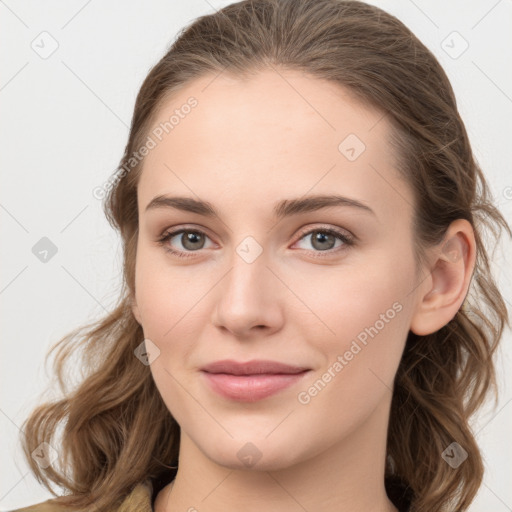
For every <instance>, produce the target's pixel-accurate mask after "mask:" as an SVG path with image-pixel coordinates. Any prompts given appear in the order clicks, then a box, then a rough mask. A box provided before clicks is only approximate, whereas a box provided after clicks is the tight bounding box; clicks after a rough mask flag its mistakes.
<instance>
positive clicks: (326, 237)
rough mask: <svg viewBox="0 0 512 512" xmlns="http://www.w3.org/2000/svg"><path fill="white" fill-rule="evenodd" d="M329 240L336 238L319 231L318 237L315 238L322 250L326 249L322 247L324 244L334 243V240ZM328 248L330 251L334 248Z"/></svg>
mask: <svg viewBox="0 0 512 512" xmlns="http://www.w3.org/2000/svg"><path fill="white" fill-rule="evenodd" d="M329 238H331V239H332V238H334V236H333V235H331V234H330V233H323V232H321V231H317V232H316V236H314V237H313V241H314V242H319V243H320V247H319V248H320V249H325V248H326V247H325V246H322V244H325V242H329V241H331V242H332V240H329ZM317 248H318V247H317ZM327 248H328V249H330V248H332V247H327Z"/></svg>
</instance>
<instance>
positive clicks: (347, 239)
mask: <svg viewBox="0 0 512 512" xmlns="http://www.w3.org/2000/svg"><path fill="white" fill-rule="evenodd" d="M315 232H319V233H327V234H329V235H334V236H335V237H336V238H338V239H339V240H341V241H342V242H343V243H344V246H341V247H338V248H337V249H327V250H325V251H308V252H311V253H313V254H315V257H320V258H324V257H329V256H331V255H332V254H333V253H338V252H340V251H343V250H346V249H347V248H348V247H350V246H352V245H354V243H355V241H354V238H355V237H353V236H352V235H347V234H345V233H342V232H340V231H338V230H336V229H333V228H328V227H325V228H324V227H319V228H314V229H310V230H309V231H304V232H302V233H301V234H300V236H299V238H298V239H297V242H298V241H299V240H301V239H302V238H304V237H305V236H307V235H311V234H313V233H315ZM180 233H195V234H200V235H205V236H208V235H207V234H206V233H204V232H203V231H201V230H198V229H183V228H182V229H178V230H176V231H170V232H165V233H164V234H163V235H162V237H161V238H159V239H158V240H157V242H158V244H159V245H161V246H162V247H163V248H164V249H165V251H167V252H169V253H171V254H173V255H174V256H177V257H178V258H193V257H194V255H193V253H195V252H199V251H200V249H199V250H198V251H188V252H184V251H175V250H174V249H171V248H170V247H169V246H168V245H166V243H167V241H169V240H170V239H171V238H173V237H174V236H176V235H179V234H180ZM322 253H327V256H323V254H322Z"/></svg>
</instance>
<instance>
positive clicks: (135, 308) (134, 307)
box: [131, 297, 142, 325]
mask: <svg viewBox="0 0 512 512" xmlns="http://www.w3.org/2000/svg"><path fill="white" fill-rule="evenodd" d="M131 307H132V313H133V316H134V317H135V319H136V320H137V322H138V323H139V324H140V325H142V321H141V317H140V311H139V306H137V301H136V300H135V297H132V299H131Z"/></svg>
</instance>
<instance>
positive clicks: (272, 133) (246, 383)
mask: <svg viewBox="0 0 512 512" xmlns="http://www.w3.org/2000/svg"><path fill="white" fill-rule="evenodd" d="M191 97H193V98H194V99H192V100H191V99H190V98H191ZM187 100H188V103H187ZM166 123H167V124H166ZM388 133H389V125H388V122H387V119H386V117H384V116H383V114H382V113H381V112H377V111H375V110H373V109H371V108H366V107H364V106H362V105H361V104H360V103H358V102H356V101H354V99H352V98H351V97H350V96H349V95H348V94H347V92H346V91H345V90H343V89H341V88H339V87H338V86H336V85H333V84H331V83H329V82H325V81H321V80H318V79H315V78H310V77H307V76H304V75H303V74H301V73H299V72H292V71H284V70H281V71H279V73H277V72H275V71H265V72H260V73H259V74H258V75H256V76H254V77H252V78H250V79H246V80H242V79H237V78H233V77H227V76H226V75H225V74H220V75H219V76H217V77H216V78H215V77H214V75H211V76H208V77H204V78H202V79H200V80H197V81H195V82H193V83H191V84H189V85H188V86H187V87H186V88H184V89H182V90H181V91H180V92H179V94H176V95H175V96H174V97H173V98H172V99H170V100H169V101H168V102H167V103H166V104H165V106H164V107H163V108H162V109H161V110H160V112H159V115H158V119H157V120H156V122H155V124H154V127H153V129H152V132H151V133H150V134H149V135H150V137H151V141H152V142H151V141H150V140H149V139H148V142H147V147H148V148H149V152H148V154H147V156H146V157H145V163H144V168H143V172H142V174H141V177H140V182H139V188H138V208H139V234H138V248H137V261H136V282H135V287H136V297H135V303H134V308H133V311H134V314H135V316H136V318H137V320H138V321H139V322H140V323H141V325H142V327H143V330H144V335H145V338H146V347H147V349H148V351H149V353H150V356H149V361H150V363H151V364H150V369H151V372H152V375H153V378H154V381H155V383H156V385H157V387H158V390H159V392H160V393H161V395H162V398H163V400H164V401H165V403H166V405H167V407H168V409H169V411H170V412H171V414H172V415H173V417H174V418H175V419H176V421H177V422H178V423H179V425H180V427H181V435H182V442H183V440H184V439H187V440H189V441H190V442H192V443H193V445H194V446H196V447H197V448H198V449H199V450H200V452H202V454H203V455H205V456H206V457H208V458H209V459H210V460H212V461H215V462H216V463H219V464H221V465H223V466H227V467H232V468H243V467H248V466H250V465H251V464H254V463H257V465H258V467H259V468H263V469H271V468H274V469H277V468H279V467H287V466H290V465H291V464H293V463H296V462H300V461H301V460H306V459H308V458H310V457H312V456H314V455H317V454H319V453H321V452H323V451H325V450H327V449H330V448H333V447H334V446H336V445H340V443H344V442H346V441H347V440H348V439H350V438H353V437H354V436H355V435H358V433H359V434H361V433H363V432H364V433H365V435H366V436H368V437H370V438H371V436H374V437H375V436H376V438H378V439H380V440H382V439H384V438H385V434H386V432H385V428H386V421H387V414H388V411H389V409H388V408H389V403H390V399H391V389H392V387H393V379H394V376H395V372H396V370H397V367H398V364H399V361H400V357H401V354H402V351H403V348H404V344H405V340H406V337H407V334H408V332H409V328H410V325H411V318H412V315H413V314H414V308H415V304H416V301H417V293H418V287H417V285H418V282H416V278H415V264H414V259H413V252H412V225H411V221H412V211H413V210H412V203H413V197H412V193H411V191H410V189H409V188H408V187H407V185H406V184H405V183H404V182H403V181H401V180H400V179H399V176H398V173H397V171H396V170H395V162H394V157H393V154H392V151H391V148H390V147H389V145H388V143H387V140H386V137H387V135H388ZM157 196H159V197H160V198H162V196H166V197H169V198H178V197H180V198H187V200H188V202H189V204H191V203H192V202H197V203H199V202H201V203H207V204H208V206H210V207H211V208H213V209H214V210H215V211H216V212H217V214H218V216H215V215H207V214H205V212H204V211H206V208H204V207H195V208H190V209H189V210H186V209H185V208H177V207H171V202H170V201H168V202H167V203H166V202H165V201H159V202H153V207H149V208H148V205H150V204H151V203H152V201H153V199H154V198H155V197H157ZM317 196H319V197H321V198H322V199H319V200H318V201H314V200H313V198H314V197H317ZM335 196H340V197H344V198H346V200H344V201H341V200H340V201H339V202H338V203H336V204H335V203H334V202H332V203H331V205H330V206H329V207H322V208H320V206H322V204H324V198H326V197H328V198H331V199H332V198H334V197H335ZM303 202H304V203H303ZM351 202H353V203H352V204H350V203H351ZM356 202H357V203H356ZM174 204H177V203H174ZM181 204H182V205H184V204H185V202H184V201H182V202H181ZM301 204H302V205H303V207H302V208H299V207H294V206H298V205H301ZM278 205H279V208H277V207H278ZM317 207H318V208H317ZM276 208H277V209H276ZM192 210H195V211H192ZM203 210H204V211H203ZM202 211H203V212H202ZM280 214H285V215H280ZM180 230H183V231H185V233H183V232H180V233H179V234H175V235H173V236H172V237H171V238H169V239H168V240H167V241H166V242H164V244H163V245H162V244H160V243H159V239H161V238H162V237H163V236H164V235H165V234H166V233H169V232H172V231H180ZM325 230H332V231H334V232H338V233H339V235H338V234H336V233H334V234H333V233H332V231H327V232H326V231H325ZM198 232H199V233H198ZM166 249H172V250H174V251H177V252H178V253H179V254H181V255H182V256H186V257H179V256H178V255H176V254H172V253H170V252H168V251H167V250H166ZM147 340H151V341H150V342H148V341H147ZM141 341H142V340H141ZM226 359H230V360H234V361H237V362H246V361H252V360H271V361H276V362H280V363H284V364H286V365H292V366H297V367H301V368H306V369H307V370H308V371H306V372H304V373H301V374H300V375H298V376H297V375H296V376H295V377H290V376H288V377H283V376H281V377H278V376H277V377H276V376H274V377H270V378H269V377H267V380H266V381H265V382H263V380H262V379H261V378H254V377H253V378H252V379H251V377H247V376H245V377H240V376H239V377H233V376H231V377H229V376H224V377H223V376H219V375H217V377H211V374H210V376H208V374H206V373H205V372H204V371H202V368H203V367H204V366H205V365H207V364H210V363H213V362H216V361H220V360H226ZM278 381H279V382H286V383H287V384H288V385H287V387H284V388H282V389H280V390H277V391H276V389H277V388H275V387H273V386H274V385H275V383H276V382H278ZM212 382H213V383H215V382H217V383H221V384H219V386H221V387H222V382H224V385H225V386H227V388H223V389H225V392H226V393H228V394H227V395H226V394H225V393H224V394H223V393H219V392H218V391H217V390H216V388H215V386H214V385H212ZM226 382H227V384H226ZM251 386H252V387H251ZM266 386H270V387H266ZM226 389H227V391H226ZM237 390H238V391H237ZM258 390H259V391H258ZM262 390H263V391H262ZM383 436H384V437H383ZM359 448H360V447H359Z"/></svg>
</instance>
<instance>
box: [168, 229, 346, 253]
mask: <svg viewBox="0 0 512 512" xmlns="http://www.w3.org/2000/svg"><path fill="white" fill-rule="evenodd" d="M307 237H311V239H310V240H311V244H312V246H313V248H314V250H313V251H311V250H310V249H306V250H308V251H310V252H313V253H315V255H316V256H319V257H324V256H323V255H322V254H320V253H328V255H332V253H338V252H339V251H342V250H346V249H347V247H349V246H351V245H353V244H354V237H353V235H350V234H348V233H346V232H345V233H343V232H341V231H338V230H337V229H333V228H330V227H319V228H316V229H310V230H308V231H304V232H302V233H301V235H300V238H299V241H301V240H303V239H304V240H305V239H306V238H307ZM174 238H176V239H177V241H178V242H179V243H180V244H181V246H182V248H178V250H176V249H173V248H172V247H171V246H172V240H173V239H174ZM205 238H208V239H209V237H208V236H207V235H206V233H204V232H203V231H200V230H197V229H179V230H176V231H171V232H167V233H164V234H163V236H162V237H161V238H160V239H159V240H158V243H159V244H160V245H162V246H163V247H164V249H165V250H166V251H167V252H169V253H171V254H173V255H175V256H178V257H179V258H190V257H193V254H192V253H194V252H197V251H200V250H201V249H204V248H205V247H204V242H205ZM336 240H339V241H340V242H341V243H340V244H338V246H336ZM333 244H334V245H333Z"/></svg>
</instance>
